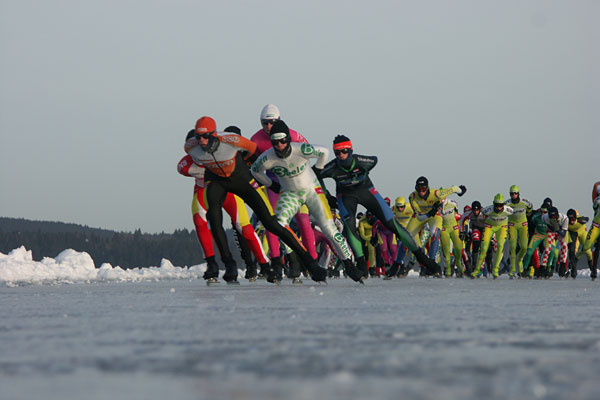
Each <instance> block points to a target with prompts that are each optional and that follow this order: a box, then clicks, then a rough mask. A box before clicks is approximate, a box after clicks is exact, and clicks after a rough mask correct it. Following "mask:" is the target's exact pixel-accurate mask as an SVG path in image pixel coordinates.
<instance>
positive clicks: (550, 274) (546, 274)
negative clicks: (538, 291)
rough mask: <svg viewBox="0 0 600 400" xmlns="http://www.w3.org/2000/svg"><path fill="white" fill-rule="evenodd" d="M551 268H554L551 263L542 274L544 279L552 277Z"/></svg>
mask: <svg viewBox="0 0 600 400" xmlns="http://www.w3.org/2000/svg"><path fill="white" fill-rule="evenodd" d="M553 269H554V268H553V267H552V265H549V266H548V268H547V269H546V271H545V274H544V279H550V278H552V275H554V272H553Z"/></svg>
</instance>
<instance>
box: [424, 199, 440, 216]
mask: <svg viewBox="0 0 600 400" xmlns="http://www.w3.org/2000/svg"><path fill="white" fill-rule="evenodd" d="M440 208H442V203H440V202H439V201H438V202H436V203H434V204H433V205H432V206H431V210H429V212H428V213H427V216H428V217H434V216H435V215H436V214H437V213H438V211H440Z"/></svg>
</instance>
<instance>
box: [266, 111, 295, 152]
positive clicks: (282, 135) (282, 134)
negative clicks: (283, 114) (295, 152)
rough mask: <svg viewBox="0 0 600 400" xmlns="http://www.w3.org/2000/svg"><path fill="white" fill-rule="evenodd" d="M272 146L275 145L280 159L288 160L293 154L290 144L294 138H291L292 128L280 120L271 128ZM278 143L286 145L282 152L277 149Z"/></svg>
mask: <svg viewBox="0 0 600 400" xmlns="http://www.w3.org/2000/svg"><path fill="white" fill-rule="evenodd" d="M270 139H271V144H272V145H273V150H275V154H276V155H277V157H279V158H286V157H287V156H289V155H290V153H291V152H292V146H290V142H291V141H292V138H291V136H290V128H288V126H287V125H286V124H285V122H283V121H282V120H280V119H278V120H277V121H276V122H275V123H274V124H273V127H272V128H271V136H270ZM277 142H282V143H285V144H286V146H285V147H284V148H283V149H282V150H277V149H276V148H275V144H276V143H277Z"/></svg>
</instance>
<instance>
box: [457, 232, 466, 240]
mask: <svg viewBox="0 0 600 400" xmlns="http://www.w3.org/2000/svg"><path fill="white" fill-rule="evenodd" d="M458 238H459V239H460V240H462V241H464V240H465V239H466V238H467V235H466V234H465V233H464V232H459V233H458Z"/></svg>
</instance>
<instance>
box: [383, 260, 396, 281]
mask: <svg viewBox="0 0 600 400" xmlns="http://www.w3.org/2000/svg"><path fill="white" fill-rule="evenodd" d="M399 266H400V264H398V263H397V262H395V261H394V263H393V264H392V266H391V267H389V268H388V269H387V270H386V271H385V278H383V279H392V277H393V276H396V275H397V274H398V267H399Z"/></svg>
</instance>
